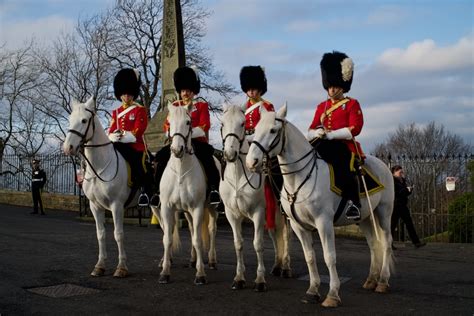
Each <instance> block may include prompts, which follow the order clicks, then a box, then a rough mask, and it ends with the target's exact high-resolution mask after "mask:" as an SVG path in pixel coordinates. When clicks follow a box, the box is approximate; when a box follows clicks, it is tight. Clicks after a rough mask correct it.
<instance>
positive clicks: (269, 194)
mask: <svg viewBox="0 0 474 316" xmlns="http://www.w3.org/2000/svg"><path fill="white" fill-rule="evenodd" d="M264 188H265V201H266V204H267V207H266V212H265V214H266V219H267V223H266V224H265V228H266V229H274V228H275V212H276V200H275V195H274V194H273V190H272V186H271V184H270V182H268V179H265V187H264Z"/></svg>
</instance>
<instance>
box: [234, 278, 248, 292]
mask: <svg viewBox="0 0 474 316" xmlns="http://www.w3.org/2000/svg"><path fill="white" fill-rule="evenodd" d="M244 288H245V280H239V281H234V283H232V289H233V290H242V289H244Z"/></svg>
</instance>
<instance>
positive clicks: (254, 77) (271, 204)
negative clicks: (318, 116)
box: [240, 66, 283, 229]
mask: <svg viewBox="0 0 474 316" xmlns="http://www.w3.org/2000/svg"><path fill="white" fill-rule="evenodd" d="M240 87H241V88H242V91H243V92H244V93H245V94H246V96H247V98H248V99H247V102H246V103H245V108H244V111H245V135H246V139H247V141H248V142H249V143H251V142H252V140H253V134H254V132H255V127H256V126H257V124H258V122H259V121H260V108H261V107H264V108H265V109H266V110H267V111H272V112H273V111H275V109H274V107H273V104H272V103H270V102H269V101H267V100H264V99H263V98H262V96H263V95H264V94H265V93H266V92H267V78H266V76H265V71H264V70H263V68H262V67H261V66H244V67H242V69H241V71H240ZM268 163H269V164H270V167H271V170H269V174H270V178H267V179H266V181H265V200H266V202H267V212H266V216H267V228H269V229H273V228H274V226H275V210H276V208H277V203H276V201H275V198H276V200H279V197H280V191H281V188H282V186H283V177H282V175H281V170H280V166H279V164H278V159H277V158H276V157H275V158H273V159H272V160H271V161H269V162H268Z"/></svg>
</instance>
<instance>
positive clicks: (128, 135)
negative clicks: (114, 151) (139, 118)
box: [119, 131, 137, 143]
mask: <svg viewBox="0 0 474 316" xmlns="http://www.w3.org/2000/svg"><path fill="white" fill-rule="evenodd" d="M119 141H120V142H121V143H135V142H136V141H137V138H136V137H135V135H133V134H132V132H130V131H125V132H123V135H122V137H121V138H120V140H119Z"/></svg>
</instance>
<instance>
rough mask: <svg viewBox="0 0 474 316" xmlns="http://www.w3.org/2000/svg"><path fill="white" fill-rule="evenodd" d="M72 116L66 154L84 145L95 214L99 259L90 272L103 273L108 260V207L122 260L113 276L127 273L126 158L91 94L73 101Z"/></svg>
mask: <svg viewBox="0 0 474 316" xmlns="http://www.w3.org/2000/svg"><path fill="white" fill-rule="evenodd" d="M71 108H72V112H71V115H70V117H69V130H68V132H67V135H66V139H65V140H64V144H63V150H64V153H65V154H66V155H75V154H78V153H79V150H80V149H81V148H83V149H84V157H85V159H86V161H87V164H88V166H87V168H86V173H85V175H84V183H83V185H82V188H83V190H84V194H85V195H86V196H87V198H88V199H89V201H90V208H91V212H92V214H93V215H94V219H95V223H96V229H97V240H98V242H99V260H98V261H97V263H96V265H95V267H94V270H93V271H92V273H91V275H93V276H102V275H104V272H105V260H106V259H107V251H106V242H105V226H104V224H105V210H109V211H111V212H112V217H113V220H114V237H115V241H116V242H117V246H118V255H119V262H118V265H117V269H116V270H115V273H114V277H125V276H127V274H128V268H127V256H126V254H125V249H124V233H123V216H124V206H125V202H126V200H127V199H128V197H129V195H130V193H131V188H129V187H128V185H127V182H128V172H127V164H126V161H125V159H124V158H123V157H122V155H121V154H120V153H118V152H117V151H116V150H115V149H114V146H113V144H112V143H111V142H110V140H109V138H108V137H107V135H106V133H105V131H104V128H103V127H102V125H101V124H100V121H99V118H98V117H97V116H96V113H95V100H94V99H93V98H92V97H91V98H90V99H89V100H87V102H86V103H83V104H82V103H78V102H76V101H73V102H72V106H71Z"/></svg>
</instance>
